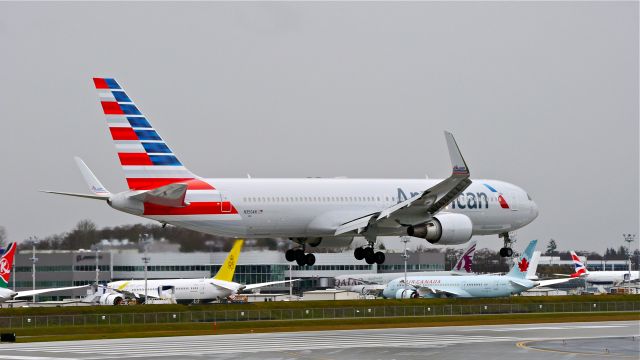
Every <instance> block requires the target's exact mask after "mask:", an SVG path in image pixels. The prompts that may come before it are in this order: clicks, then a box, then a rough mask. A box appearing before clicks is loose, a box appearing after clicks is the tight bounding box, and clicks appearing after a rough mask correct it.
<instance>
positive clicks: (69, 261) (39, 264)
mask: <svg viewBox="0 0 640 360" xmlns="http://www.w3.org/2000/svg"><path fill="white" fill-rule="evenodd" d="M227 255H228V253H227V252H210V253H209V252H192V253H184V252H178V251H177V250H176V251H175V252H174V251H163V252H149V253H148V254H147V256H148V257H149V263H148V271H147V272H148V278H149V279H165V278H203V277H212V276H213V275H214V274H215V273H216V272H217V271H218V269H219V268H220V265H221V264H222V263H223V262H224V260H225V258H226V257H227ZM315 255H316V259H317V260H316V264H315V265H313V266H302V267H301V266H298V265H297V264H296V263H295V262H293V263H289V262H287V261H286V259H285V257H284V252H282V251H252V250H247V251H243V252H242V253H241V255H240V259H239V260H238V265H237V266H236V271H235V275H234V281H236V282H239V283H242V284H252V283H258V282H268V281H279V280H286V279H289V278H294V279H298V278H299V279H302V281H298V282H295V283H294V288H293V291H294V293H295V294H300V293H302V292H303V291H308V290H315V289H326V288H330V287H333V286H334V281H333V277H334V276H337V275H344V274H360V273H377V272H399V271H403V269H404V261H403V259H402V254H399V253H390V254H387V260H386V262H385V263H384V264H383V265H376V264H373V265H368V264H367V263H366V262H364V261H358V260H356V259H355V258H354V257H353V254H352V251H350V250H349V251H345V252H343V253H316V254H315ZM444 256H445V255H444V253H437V252H425V253H414V254H411V255H410V257H409V260H408V265H407V269H408V271H442V270H444V267H445V265H444V264H445V258H444ZM33 257H34V254H33V253H32V252H31V251H20V252H19V253H18V254H16V257H15V265H14V272H13V276H12V279H11V282H10V284H9V285H10V287H12V288H13V287H14V286H15V289H16V290H29V289H32V287H33V278H32V267H33V262H32V260H31V259H32V258H33ZM35 257H36V258H37V261H36V266H35V270H36V271H35V287H36V288H46V287H65V286H75V285H90V284H94V283H95V282H96V276H97V277H98V278H99V281H100V283H103V284H105V283H107V282H109V281H115V280H130V279H144V263H143V260H142V258H143V257H144V253H142V252H139V251H138V250H137V249H122V250H114V249H111V250H105V251H99V252H97V253H96V252H95V251H81V250H78V251H62V250H57V251H51V250H48V251H46V250H45V251H37V252H36V254H35ZM96 258H97V259H96ZM96 265H97V266H98V269H99V271H98V272H96ZM262 292H263V293H267V292H278V293H282V292H286V293H288V292H289V287H288V285H284V286H272V287H268V288H263V289H262ZM54 295H57V294H54ZM84 295H86V289H80V290H75V291H74V292H72V293H71V292H66V293H65V294H64V295H62V294H60V295H59V296H49V297H47V296H40V297H39V299H40V300H45V299H56V300H59V299H63V298H70V297H80V296H84Z"/></svg>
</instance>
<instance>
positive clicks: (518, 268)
mask: <svg viewBox="0 0 640 360" xmlns="http://www.w3.org/2000/svg"><path fill="white" fill-rule="evenodd" d="M537 244H538V240H531V242H530V243H529V246H527V248H526V249H525V250H524V252H523V253H522V255H520V258H519V259H518V262H517V263H516V264H515V265H513V267H512V268H511V271H509V273H508V274H507V276H510V277H512V278H517V279H526V278H527V270H529V266H530V264H531V258H532V257H533V252H534V250H535V249H536V245H537Z"/></svg>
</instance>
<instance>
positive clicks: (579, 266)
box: [571, 250, 589, 278]
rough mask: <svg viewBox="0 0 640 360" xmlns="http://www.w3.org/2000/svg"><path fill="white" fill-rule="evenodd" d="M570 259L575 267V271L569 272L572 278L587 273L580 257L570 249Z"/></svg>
mask: <svg viewBox="0 0 640 360" xmlns="http://www.w3.org/2000/svg"><path fill="white" fill-rule="evenodd" d="M571 260H572V261H573V266H574V267H575V272H574V273H573V274H571V277H572V278H576V277H580V276H582V275H586V274H588V273H589V270H587V267H586V266H584V264H583V263H582V261H581V260H580V257H578V254H576V252H575V251H573V250H572V251H571Z"/></svg>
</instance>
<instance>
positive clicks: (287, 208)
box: [55, 78, 538, 265]
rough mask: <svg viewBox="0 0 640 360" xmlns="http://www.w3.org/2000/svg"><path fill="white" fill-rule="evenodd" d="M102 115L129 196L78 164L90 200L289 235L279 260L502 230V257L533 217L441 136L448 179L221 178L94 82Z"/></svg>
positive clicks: (245, 233) (111, 84)
mask: <svg viewBox="0 0 640 360" xmlns="http://www.w3.org/2000/svg"><path fill="white" fill-rule="evenodd" d="M94 84H95V86H96V88H97V89H98V93H99V96H100V100H101V105H102V109H103V112H104V113H105V115H106V117H107V124H108V126H109V131H110V133H111V138H112V139H113V140H114V143H115V145H116V150H117V152H118V158H119V160H120V163H121V165H122V167H123V170H124V172H125V177H126V180H127V184H128V187H129V190H127V191H124V192H120V193H116V194H112V193H110V192H109V191H107V190H106V189H105V187H104V186H103V185H102V184H101V183H100V182H99V181H98V180H97V178H96V177H95V176H94V175H93V173H92V172H91V171H90V170H89V169H88V168H87V167H86V165H85V164H84V163H83V162H82V161H81V160H79V159H77V163H78V166H79V167H80V169H81V172H82V174H83V176H84V178H85V180H86V181H87V183H88V184H89V188H90V189H91V191H92V193H93V194H91V195H85V194H72V193H60V192H55V193H59V194H65V195H74V196H81V197H89V198H96V199H102V200H106V201H107V202H108V203H109V205H110V206H112V207H113V208H115V209H117V210H121V211H124V212H127V213H130V214H134V215H138V216H143V217H145V218H149V219H154V220H157V221H159V222H161V223H163V224H172V225H175V226H181V227H185V228H189V229H192V230H196V231H200V232H204V233H209V234H215V235H222V236H230V237H253V238H260V237H288V238H290V239H291V240H293V241H295V242H297V243H298V244H300V245H301V248H300V249H295V250H294V249H292V250H289V251H288V252H287V254H286V257H287V259H288V260H289V261H293V260H296V261H297V262H298V264H300V265H305V264H306V265H312V264H313V263H314V262H315V257H314V255H313V254H305V248H306V246H311V247H314V246H323V247H337V246H347V245H349V244H350V243H351V241H352V240H353V237H354V236H357V235H360V236H364V237H365V239H366V240H367V241H368V243H369V246H367V247H365V248H357V249H356V250H355V252H354V255H355V257H356V258H357V259H363V258H364V259H365V260H366V261H367V263H369V264H372V263H374V262H376V263H383V262H384V254H383V253H382V252H374V250H373V246H374V245H375V242H376V237H377V236H381V235H410V236H415V237H420V238H424V239H426V240H428V241H429V242H431V243H437V244H441V245H447V244H462V243H465V242H467V241H468V240H469V239H470V238H471V236H472V235H490V234H500V235H501V236H502V237H503V238H504V240H505V246H504V248H503V249H501V254H502V255H503V256H510V255H511V248H510V240H509V237H508V233H509V232H510V231H513V230H516V229H519V228H521V227H523V226H525V225H527V224H528V223H530V222H531V221H533V220H534V219H535V218H536V216H537V215H538V210H537V207H536V204H535V203H534V202H533V201H532V200H531V198H530V197H529V196H528V195H527V193H526V192H525V191H524V190H522V189H521V188H520V187H518V186H515V185H513V184H509V183H506V182H502V181H497V180H473V181H472V180H471V179H470V178H469V176H470V173H469V169H468V167H467V164H466V163H465V161H464V159H463V157H462V154H461V153H460V150H459V148H458V146H457V144H456V142H455V140H454V138H453V135H451V134H450V133H445V137H446V142H447V147H448V150H449V155H450V157H451V162H452V173H451V176H449V177H448V178H446V179H418V180H408V179H344V178H335V179H334V178H332V179H320V178H307V179H253V178H246V179H224V178H202V177H199V176H196V175H195V174H193V173H192V172H191V171H189V170H188V169H187V168H186V167H185V166H184V165H183V164H182V162H181V161H180V160H178V158H177V157H176V156H175V154H174V153H173V151H172V150H171V149H170V148H169V147H168V146H167V144H166V143H165V142H164V140H163V139H162V138H161V137H160V135H158V133H157V132H156V131H155V129H154V128H153V127H152V126H151V124H150V123H149V121H148V119H147V118H145V116H144V115H143V114H142V113H141V111H140V110H139V109H138V108H137V107H136V106H135V104H133V102H132V100H131V99H130V98H129V96H128V95H127V94H126V93H125V92H124V90H123V89H122V88H121V87H120V85H119V84H118V83H117V82H116V81H115V80H114V79H108V78H95V79H94Z"/></svg>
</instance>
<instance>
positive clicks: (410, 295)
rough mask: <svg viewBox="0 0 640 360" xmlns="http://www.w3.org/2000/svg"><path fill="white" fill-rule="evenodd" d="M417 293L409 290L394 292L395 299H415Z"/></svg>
mask: <svg viewBox="0 0 640 360" xmlns="http://www.w3.org/2000/svg"><path fill="white" fill-rule="evenodd" d="M417 298H418V292H417V291H415V290H411V289H407V290H405V289H400V290H398V291H396V299H417Z"/></svg>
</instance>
